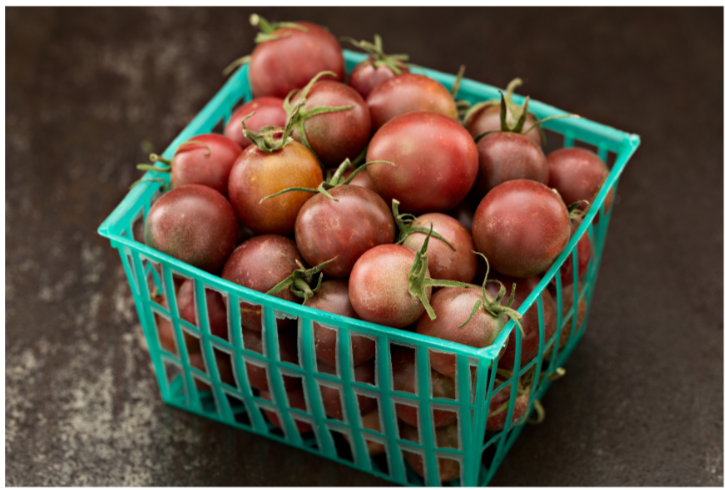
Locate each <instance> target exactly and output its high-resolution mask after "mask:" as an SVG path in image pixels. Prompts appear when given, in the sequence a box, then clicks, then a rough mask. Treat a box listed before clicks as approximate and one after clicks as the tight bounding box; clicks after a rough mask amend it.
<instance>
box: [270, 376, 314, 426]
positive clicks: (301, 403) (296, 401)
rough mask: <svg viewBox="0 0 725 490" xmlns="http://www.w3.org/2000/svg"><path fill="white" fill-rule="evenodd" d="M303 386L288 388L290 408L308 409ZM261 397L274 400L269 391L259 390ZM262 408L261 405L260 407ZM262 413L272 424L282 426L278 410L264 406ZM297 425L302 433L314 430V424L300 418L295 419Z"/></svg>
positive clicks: (278, 401) (279, 401)
mask: <svg viewBox="0 0 725 490" xmlns="http://www.w3.org/2000/svg"><path fill="white" fill-rule="evenodd" d="M302 390H303V389H302V387H299V388H294V389H288V390H286V391H287V401H288V403H289V407H290V408H296V409H297V410H302V411H306V410H307V402H305V393H304V391H302ZM259 396H260V398H264V399H265V400H267V401H269V402H271V401H272V395H271V393H270V392H269V391H260V392H259ZM277 403H278V404H279V403H282V401H281V400H277ZM260 408H261V407H260ZM261 410H262V413H264V415H265V416H266V417H267V418H268V419H269V421H270V422H272V424H273V425H274V426H275V427H277V428H278V429H281V428H282V422H280V420H279V416H278V415H277V412H274V411H272V410H269V409H264V408H262V409H261ZM295 425H296V426H297V430H298V431H299V432H300V434H304V433H306V432H311V431H312V426H311V425H310V424H308V423H307V422H302V421H300V420H295Z"/></svg>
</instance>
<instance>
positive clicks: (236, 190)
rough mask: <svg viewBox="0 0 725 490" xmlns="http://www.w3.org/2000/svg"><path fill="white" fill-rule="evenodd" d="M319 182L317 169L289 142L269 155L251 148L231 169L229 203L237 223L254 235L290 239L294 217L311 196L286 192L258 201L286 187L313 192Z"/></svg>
mask: <svg viewBox="0 0 725 490" xmlns="http://www.w3.org/2000/svg"><path fill="white" fill-rule="evenodd" d="M321 182H322V170H321V169H320V165H319V164H318V163H317V159H316V158H315V155H313V154H312V152H311V151H310V150H308V149H307V148H306V147H305V146H304V145H302V144H300V143H297V142H296V141H290V142H289V143H288V144H286V145H285V146H284V147H282V148H281V149H280V150H278V151H275V152H273V153H265V152H263V151H262V150H260V149H259V148H257V147H256V146H253V145H252V146H249V147H248V148H247V149H246V150H244V151H243V152H242V154H241V155H240V156H239V159H237V161H236V163H235V164H234V167H232V172H231V174H230V175H229V201H230V202H231V203H232V206H233V207H234V211H235V212H236V213H237V216H238V217H239V221H241V222H242V224H243V225H244V226H246V227H247V228H249V229H250V230H252V231H253V232H254V233H275V234H279V235H290V234H292V232H293V231H294V229H295V220H296V219H297V213H298V212H299V210H300V208H301V207H302V205H303V204H304V203H305V202H307V200H308V199H310V198H311V197H312V194H310V193H308V192H301V191H298V192H288V193H286V194H282V195H281V196H277V197H275V198H274V199H268V200H266V201H264V202H260V201H261V200H262V199H263V198H265V197H267V196H270V195H272V194H275V193H277V192H279V191H282V190H284V189H288V188H290V187H306V188H308V189H315V188H317V186H318V185H320V183H321Z"/></svg>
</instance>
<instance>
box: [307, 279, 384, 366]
mask: <svg viewBox="0 0 725 490" xmlns="http://www.w3.org/2000/svg"><path fill="white" fill-rule="evenodd" d="M305 305H306V306H309V307H310V308H314V309H316V310H322V311H327V312H330V313H334V314H336V315H341V316H346V317H349V318H360V317H359V316H358V314H357V313H355V309H354V308H353V307H352V303H350V296H349V288H348V284H347V281H346V280H343V279H331V280H329V281H325V282H323V283H322V285H321V286H320V289H318V290H317V292H316V293H315V295H314V296H313V297H312V298H310V299H309V300H307V303H305ZM313 325H314V327H315V351H316V352H317V360H318V361H321V362H323V363H325V364H327V365H329V366H336V365H337V343H338V341H337V337H338V335H339V334H338V330H337V329H334V330H333V329H331V328H329V327H326V326H324V324H320V323H318V322H313ZM350 340H351V345H352V362H353V364H354V365H355V366H358V365H360V364H362V363H363V362H365V361H368V360H370V359H371V358H372V357H373V356H374V355H375V341H374V340H372V339H369V338H367V337H362V336H360V335H351V338H350Z"/></svg>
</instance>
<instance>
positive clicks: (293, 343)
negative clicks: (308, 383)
mask: <svg viewBox="0 0 725 490" xmlns="http://www.w3.org/2000/svg"><path fill="white" fill-rule="evenodd" d="M277 337H278V338H279V343H278V352H279V358H280V359H281V360H282V361H283V362H290V363H292V364H299V358H298V353H297V332H296V331H295V330H294V329H287V328H281V329H280V328H278V329H277ZM242 338H243V341H244V349H246V350H250V351H252V352H256V353H257V354H263V353H264V351H263V350H262V334H261V333H260V332H257V331H255V330H252V329H251V328H244V327H243V328H242ZM268 355H269V354H268ZM244 364H245V367H246V369H247V379H248V380H249V385H250V386H251V387H252V388H256V389H258V390H262V391H267V390H269V380H268V378H267V368H266V367H265V366H262V365H260V364H256V363H253V362H249V361H247V362H245V363H244ZM282 378H283V379H284V386H285V388H287V389H292V388H295V387H297V386H299V385H300V384H302V378H299V377H296V376H282Z"/></svg>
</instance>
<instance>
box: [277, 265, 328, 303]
mask: <svg viewBox="0 0 725 490" xmlns="http://www.w3.org/2000/svg"><path fill="white" fill-rule="evenodd" d="M335 259H337V256H335V257H333V258H331V259H330V260H327V261H325V262H323V263H321V264H318V265H316V266H315V267H312V268H311V269H306V268H305V266H304V265H303V264H302V263H301V262H300V261H299V260H297V261H296V262H297V265H298V266H299V269H295V270H294V272H292V274H290V275H289V276H287V277H286V278H285V279H283V280H282V281H281V282H280V283H279V284H277V285H276V286H274V287H273V288H272V289H270V290H269V291H267V294H277V293H279V292H280V291H283V290H285V289H288V288H289V290H290V292H291V293H292V294H294V295H295V296H297V297H298V298H302V304H303V305H304V304H305V303H307V300H309V299H310V298H312V297H313V296H314V295H315V293H316V292H317V291H318V290H319V289H320V286H321V285H322V276H323V274H322V269H323V268H324V267H325V266H326V265H327V264H329V263H330V262H332V261H333V260H335ZM316 274H320V275H319V276H318V277H317V284H316V285H315V286H314V287H313V286H312V285H313V284H314V278H315V275H316Z"/></svg>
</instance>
